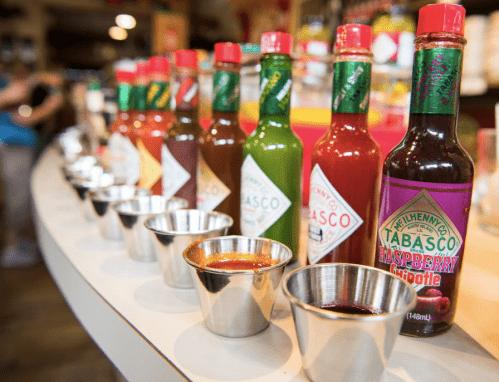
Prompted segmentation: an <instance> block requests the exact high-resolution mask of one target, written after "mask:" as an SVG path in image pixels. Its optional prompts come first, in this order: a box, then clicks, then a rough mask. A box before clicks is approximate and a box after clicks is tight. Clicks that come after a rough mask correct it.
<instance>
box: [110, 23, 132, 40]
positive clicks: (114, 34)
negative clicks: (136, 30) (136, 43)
mask: <svg viewBox="0 0 499 382" xmlns="http://www.w3.org/2000/svg"><path fill="white" fill-rule="evenodd" d="M109 36H111V38H112V39H114V40H125V39H126V38H127V37H128V33H127V31H126V30H125V29H123V28H120V27H117V26H114V27H111V28H109Z"/></svg>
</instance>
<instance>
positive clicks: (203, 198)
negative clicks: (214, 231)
mask: <svg viewBox="0 0 499 382" xmlns="http://www.w3.org/2000/svg"><path fill="white" fill-rule="evenodd" d="M197 182H198V195H197V208H198V209H199V210H203V211H213V210H214V209H215V208H217V207H218V205H219V204H220V203H222V202H223V201H224V200H225V199H226V198H227V196H229V195H230V189H229V188H228V187H227V186H226V185H225V184H224V183H223V182H222V181H221V180H220V179H219V178H218V177H217V176H216V175H215V173H214V172H213V171H212V170H211V168H210V167H209V166H208V164H207V163H206V161H205V160H204V158H203V157H202V156H201V155H200V156H199V161H198V174H197Z"/></svg>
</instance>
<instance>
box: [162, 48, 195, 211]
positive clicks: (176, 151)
mask: <svg viewBox="0 0 499 382" xmlns="http://www.w3.org/2000/svg"><path fill="white" fill-rule="evenodd" d="M175 66H176V67H177V78H176V80H177V83H178V84H179V88H178V90H177V94H176V96H175V101H176V110H175V122H174V123H173V126H172V127H171V128H170V129H169V130H168V131H167V132H166V133H165V143H164V145H163V149H162V152H161V161H162V167H163V195H164V196H168V197H172V196H178V197H180V198H184V199H186V200H187V201H188V202H189V208H196V204H197V168H198V156H199V144H198V140H199V137H200V136H201V133H202V132H203V130H202V129H201V126H200V125H199V122H198V105H199V84H198V58H197V53H196V52H195V51H194V50H178V51H176V52H175Z"/></svg>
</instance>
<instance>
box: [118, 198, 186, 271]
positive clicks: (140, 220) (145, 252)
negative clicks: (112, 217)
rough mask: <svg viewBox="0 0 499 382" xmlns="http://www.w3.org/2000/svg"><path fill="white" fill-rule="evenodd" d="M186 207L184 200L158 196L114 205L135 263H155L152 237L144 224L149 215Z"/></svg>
mask: <svg viewBox="0 0 499 382" xmlns="http://www.w3.org/2000/svg"><path fill="white" fill-rule="evenodd" d="M188 205H189V203H188V202H187V200H185V199H182V198H166V197H164V196H159V195H152V196H140V197H137V198H133V199H130V200H124V201H122V202H117V203H116V204H114V209H115V210H116V211H117V212H118V216H119V217H120V223H121V227H122V228H123V235H124V237H125V243H126V246H127V250H128V254H129V255H130V257H131V258H132V259H133V260H136V261H145V262H150V261H156V260H157V257H156V252H155V250H154V245H153V241H152V235H151V233H150V232H149V230H148V229H147V228H146V227H145V225H144V222H145V221H146V220H147V219H148V218H149V217H151V215H158V214H161V213H163V212H167V211H174V210H178V209H180V208H187V207H188Z"/></svg>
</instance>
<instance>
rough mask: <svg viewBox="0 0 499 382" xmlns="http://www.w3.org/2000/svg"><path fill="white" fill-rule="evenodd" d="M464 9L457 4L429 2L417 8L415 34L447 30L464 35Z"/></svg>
mask: <svg viewBox="0 0 499 382" xmlns="http://www.w3.org/2000/svg"><path fill="white" fill-rule="evenodd" d="M465 16H466V9H464V8H463V7H462V6H461V5H457V4H431V5H426V6H424V7H423V8H421V9H420V10H419V20H418V30H417V35H418V36H421V35H422V34H426V33H432V32H435V33H438V32H448V33H455V34H458V35H461V36H464V17H465Z"/></svg>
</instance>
